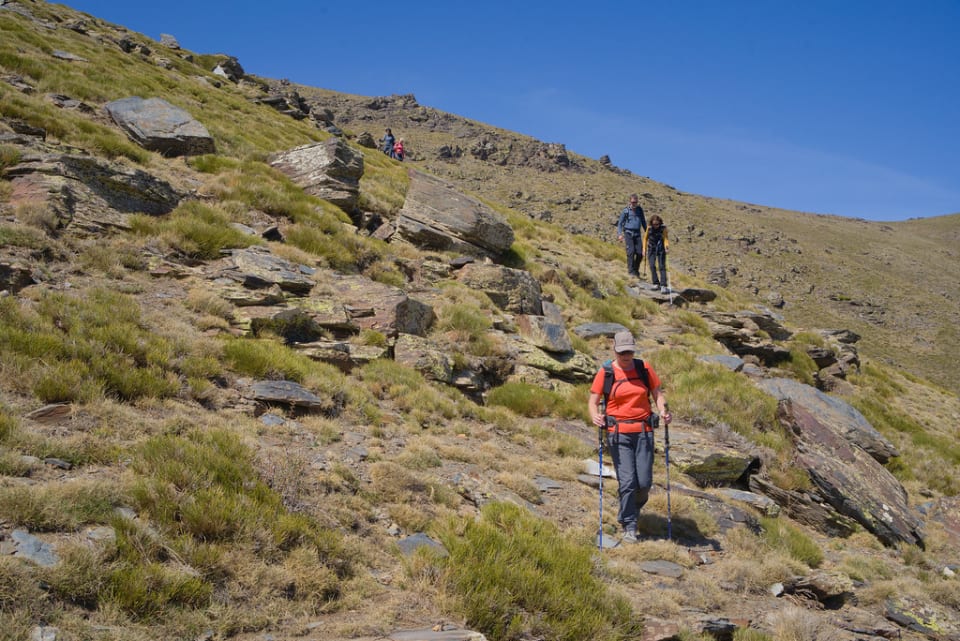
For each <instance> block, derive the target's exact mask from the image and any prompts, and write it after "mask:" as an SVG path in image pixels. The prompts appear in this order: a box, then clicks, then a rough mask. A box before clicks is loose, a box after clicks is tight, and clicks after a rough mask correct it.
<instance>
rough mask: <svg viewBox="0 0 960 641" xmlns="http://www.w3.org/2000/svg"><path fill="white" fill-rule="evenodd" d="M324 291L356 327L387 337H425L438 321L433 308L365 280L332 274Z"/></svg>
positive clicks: (359, 277)
mask: <svg viewBox="0 0 960 641" xmlns="http://www.w3.org/2000/svg"><path fill="white" fill-rule="evenodd" d="M324 289H325V290H326V291H327V292H329V296H330V298H332V299H334V300H336V301H337V302H338V303H339V304H340V305H342V306H343V308H344V309H345V310H346V311H347V315H348V316H349V317H350V320H351V322H353V323H354V324H355V325H356V326H357V327H359V328H361V329H372V330H376V331H378V332H380V333H382V334H384V335H386V336H389V337H395V336H397V334H399V333H404V334H414V335H416V336H423V335H424V334H425V333H426V332H427V330H428V329H429V328H430V326H431V325H432V324H433V322H434V320H436V314H434V311H433V308H432V307H431V306H430V305H428V304H426V303H424V302H421V301H419V300H416V299H414V298H410V297H409V296H407V294H406V293H404V291H403V290H401V289H398V288H396V287H391V286H390V285H385V284H383V283H378V282H377V281H373V280H370V279H369V278H365V277H363V276H356V275H342V274H331V275H330V276H329V278H328V279H326V280H325V281H324Z"/></svg>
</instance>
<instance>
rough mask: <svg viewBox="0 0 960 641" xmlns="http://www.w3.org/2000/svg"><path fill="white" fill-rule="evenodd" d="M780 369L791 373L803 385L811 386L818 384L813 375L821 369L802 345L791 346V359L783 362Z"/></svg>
mask: <svg viewBox="0 0 960 641" xmlns="http://www.w3.org/2000/svg"><path fill="white" fill-rule="evenodd" d="M779 367H782V368H783V369H785V370H787V371H789V372H791V373H792V374H793V377H794V378H796V379H797V380H798V381H800V382H801V383H806V384H807V385H811V386H812V385H815V384H816V381H814V378H813V375H814V374H815V373H816V372H817V370H819V369H820V368H819V367H817V364H816V363H815V362H813V359H812V358H810V355H809V354H807V352H806V350H805V349H803V347H802V346H800V345H791V346H790V358H788V359H787V360H785V361H783V362H781V363H780V364H779Z"/></svg>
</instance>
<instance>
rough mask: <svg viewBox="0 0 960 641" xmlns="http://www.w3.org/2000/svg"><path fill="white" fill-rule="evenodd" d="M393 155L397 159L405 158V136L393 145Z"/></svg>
mask: <svg viewBox="0 0 960 641" xmlns="http://www.w3.org/2000/svg"><path fill="white" fill-rule="evenodd" d="M393 157H394V158H396V159H397V160H401V161H402V160H403V138H401V139H400V140H398V141H397V142H396V144H394V145H393Z"/></svg>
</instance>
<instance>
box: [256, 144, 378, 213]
mask: <svg viewBox="0 0 960 641" xmlns="http://www.w3.org/2000/svg"><path fill="white" fill-rule="evenodd" d="M268 162H269V163H270V165H271V166H272V167H275V168H277V169H278V170H280V171H281V172H283V173H284V174H286V175H287V176H288V177H289V178H290V179H291V180H292V181H293V182H294V183H296V184H297V185H298V186H300V187H301V188H302V189H303V190H304V191H305V192H307V193H308V194H313V195H314V196H317V197H319V198H323V199H324V200H327V201H329V202H331V203H333V204H334V205H336V206H337V207H340V209H342V210H344V211H345V212H348V213H349V212H353V211H354V210H355V209H356V208H357V201H358V200H359V198H360V178H361V176H363V154H362V153H360V152H359V151H356V150H354V149H353V148H351V147H350V145H348V144H347V143H345V142H344V141H342V140H341V139H339V138H330V139H329V140H325V141H323V142H317V143H313V144H310V145H303V146H301V147H295V148H294V149H290V150H288V151H283V152H280V153H278V154H274V155H273V156H271V157H270V158H269V159H268Z"/></svg>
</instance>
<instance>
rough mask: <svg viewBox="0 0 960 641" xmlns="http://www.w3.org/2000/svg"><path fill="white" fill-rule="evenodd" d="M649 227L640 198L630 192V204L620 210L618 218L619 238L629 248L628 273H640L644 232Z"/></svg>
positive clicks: (636, 274)
mask: <svg viewBox="0 0 960 641" xmlns="http://www.w3.org/2000/svg"><path fill="white" fill-rule="evenodd" d="M646 229H647V220H646V218H644V216H643V208H642V207H640V199H639V198H638V197H637V195H636V194H630V204H629V205H627V206H626V207H624V208H623V211H621V212H620V218H619V219H618V220H617V240H622V241H624V244H625V245H626V248H627V275H629V276H639V275H640V261H641V260H643V232H644V231H646Z"/></svg>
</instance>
